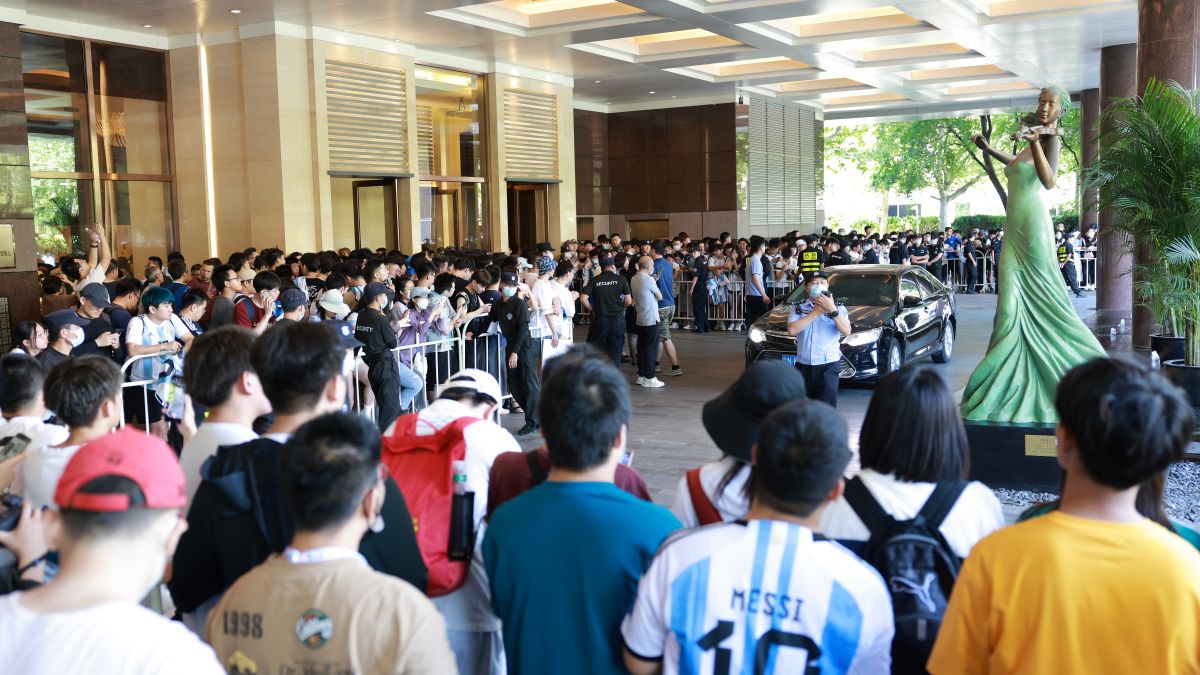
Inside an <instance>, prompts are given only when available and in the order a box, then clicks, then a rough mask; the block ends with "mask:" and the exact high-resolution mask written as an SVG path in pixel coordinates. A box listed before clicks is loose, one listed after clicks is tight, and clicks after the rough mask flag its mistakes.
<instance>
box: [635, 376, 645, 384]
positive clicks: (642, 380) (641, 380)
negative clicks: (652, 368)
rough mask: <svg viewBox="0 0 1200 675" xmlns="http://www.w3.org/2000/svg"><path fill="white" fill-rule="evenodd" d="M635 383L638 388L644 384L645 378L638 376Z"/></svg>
mask: <svg viewBox="0 0 1200 675" xmlns="http://www.w3.org/2000/svg"><path fill="white" fill-rule="evenodd" d="M637 383H638V385H639V386H640V385H643V384H645V383H646V378H644V377H642V376H641V375H638V379H637Z"/></svg>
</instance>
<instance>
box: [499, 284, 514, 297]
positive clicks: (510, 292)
mask: <svg viewBox="0 0 1200 675" xmlns="http://www.w3.org/2000/svg"><path fill="white" fill-rule="evenodd" d="M502 292H503V293H504V297H506V298H511V297H512V296H514V295H516V294H517V289H516V288H514V287H512V286H508V287H506V288H505V289H504V290H503V291H502Z"/></svg>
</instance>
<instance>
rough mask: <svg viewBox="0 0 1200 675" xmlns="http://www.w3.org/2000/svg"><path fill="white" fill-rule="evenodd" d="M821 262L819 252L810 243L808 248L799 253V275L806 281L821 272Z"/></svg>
mask: <svg viewBox="0 0 1200 675" xmlns="http://www.w3.org/2000/svg"><path fill="white" fill-rule="evenodd" d="M822 262H823V261H822V260H821V251H819V250H818V249H817V247H816V246H814V245H812V244H811V243H810V244H809V246H808V248H806V249H804V250H803V251H801V252H800V274H801V275H802V276H803V277H804V278H805V279H808V278H809V277H811V276H812V275H814V274H816V273H817V272H820V271H821V268H822V267H824V265H823V264H822Z"/></svg>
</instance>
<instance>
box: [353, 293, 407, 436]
mask: <svg viewBox="0 0 1200 675" xmlns="http://www.w3.org/2000/svg"><path fill="white" fill-rule="evenodd" d="M391 301H392V290H391V289H390V288H388V287H387V286H386V285H384V284H382V283H379V282H378V281H372V282H371V283H369V284H367V287H366V288H365V289H363V294H362V297H361V298H359V301H358V306H359V307H360V308H361V309H360V310H359V313H358V321H357V323H356V324H355V327H354V337H355V338H356V339H357V340H358V341H359V342H361V343H363V345H364V347H363V361H364V362H365V363H366V364H367V381H368V382H369V383H370V385H371V391H372V392H373V393H374V394H375V405H376V407H377V411H376V419H375V421H376V422H377V423H378V424H379V429H380V431H383V430H385V429H387V428H388V427H389V426H391V424H392V422H394V421H395V420H396V418H397V417H399V416H400V368H399V366H398V365H397V364H396V357H395V355H394V354H392V350H393V349H395V348H396V346H397V341H396V332H395V331H393V330H392V326H391V324H389V323H388V319H387V317H386V316H384V314H383V311H384V310H385V309H387V307H388V305H389V304H390V303H391Z"/></svg>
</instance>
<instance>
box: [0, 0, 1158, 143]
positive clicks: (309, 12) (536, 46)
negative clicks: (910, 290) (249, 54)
mask: <svg viewBox="0 0 1200 675" xmlns="http://www.w3.org/2000/svg"><path fill="white" fill-rule="evenodd" d="M233 10H238V11H236V12H234V11H233ZM0 20H7V21H18V22H21V23H24V24H26V25H28V26H30V27H31V28H34V29H39V30H47V31H51V32H62V33H68V34H89V32H90V33H91V34H93V35H92V36H93V37H107V38H109V39H115V40H118V41H128V42H134V43H139V44H147V45H150V46H160V47H164V48H165V47H170V46H173V45H175V44H180V42H179V41H180V40H187V39H193V38H194V36H195V35H197V34H209V33H219V32H228V31H234V30H242V31H245V30H246V29H247V28H249V27H257V28H259V29H260V30H261V27H262V26H264V25H265V26H275V27H279V26H291V27H298V28H300V29H305V30H308V31H309V32H310V34H311V33H312V32H315V31H317V30H320V31H324V33H322V35H325V34H328V33H332V34H337V35H342V36H345V39H347V40H348V41H351V42H354V41H359V42H363V41H365V42H366V43H369V44H370V45H376V46H378V45H387V44H392V45H398V46H402V47H403V48H404V49H405V50H408V51H410V52H411V53H414V54H415V55H416V56H417V57H418V59H420V60H423V61H427V62H429V63H434V64H438V63H441V64H444V65H449V66H458V67H468V68H470V67H474V68H478V69H480V70H499V71H501V72H509V73H511V72H513V71H516V70H518V69H523V70H525V71H526V72H525V73H524V74H530V75H534V76H542V77H545V78H549V79H554V80H555V81H561V82H564V83H571V84H573V86H574V89H575V100H576V104H577V105H579V106H581V107H588V108H591V109H597V110H633V109H639V108H647V107H667V106H673V105H682V104H686V103H695V102H705V101H718V100H733V99H734V98H735V97H736V96H737V95H738V94H739V93H741V92H749V93H756V94H760V95H764V96H769V97H775V98H778V99H782V100H786V101H795V102H798V103H802V104H805V105H812V106H815V107H817V108H818V109H820V110H822V111H823V114H824V116H825V118H826V119H827V120H830V121H836V120H846V119H858V120H880V119H895V118H902V117H903V118H914V117H920V116H943V115H946V114H952V113H954V112H968V111H977V110H985V109H993V110H998V109H1005V108H1011V107H1014V106H1022V105H1028V104H1029V103H1030V102H1031V101H1032V100H1034V99H1035V98H1036V95H1037V89H1038V88H1040V87H1042V86H1045V85H1047V84H1061V85H1063V86H1065V87H1066V88H1067V89H1069V90H1071V91H1072V92H1078V91H1080V90H1082V89H1086V88H1090V87H1095V86H1097V85H1098V84H1099V50H1100V48H1101V47H1105V46H1109V45H1115V44H1126V43H1131V42H1135V41H1136V40H1137V2H1136V0H990V1H989V0H622V1H620V2H618V1H616V0H498V1H493V2H480V1H478V0H413V1H408V0H400V1H397V0H329V1H328V2H312V1H311V0H200V1H192V0H0ZM189 36H191V37H189Z"/></svg>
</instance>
